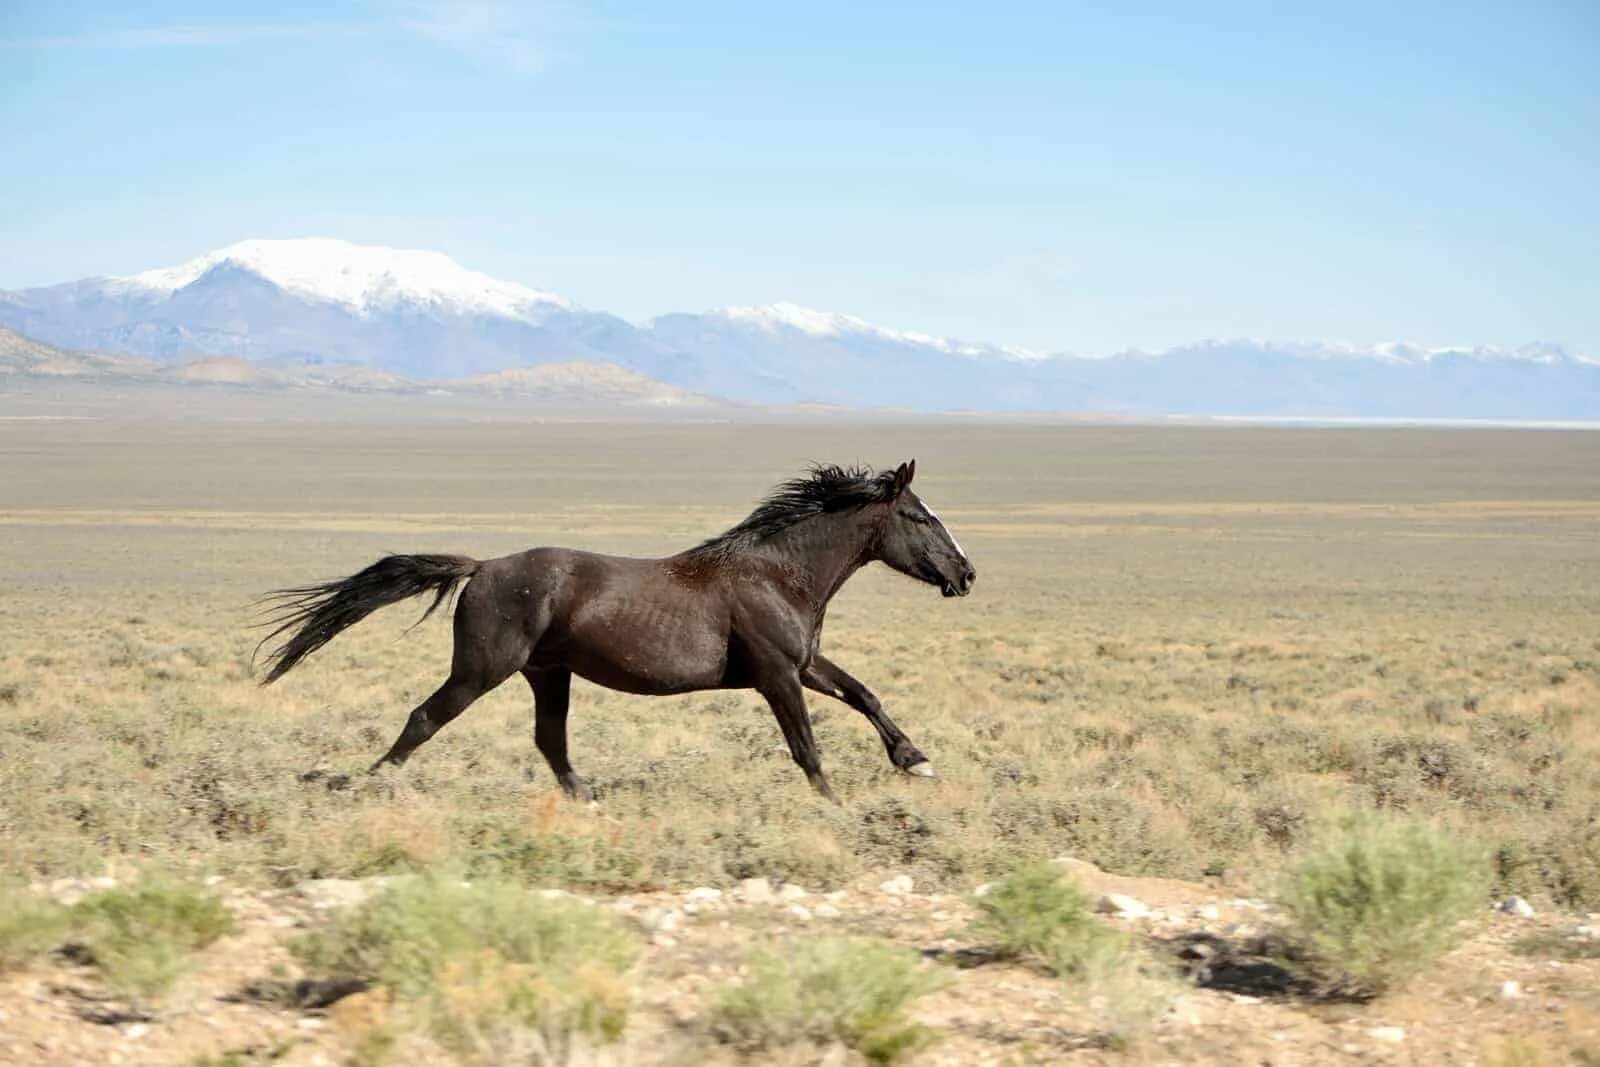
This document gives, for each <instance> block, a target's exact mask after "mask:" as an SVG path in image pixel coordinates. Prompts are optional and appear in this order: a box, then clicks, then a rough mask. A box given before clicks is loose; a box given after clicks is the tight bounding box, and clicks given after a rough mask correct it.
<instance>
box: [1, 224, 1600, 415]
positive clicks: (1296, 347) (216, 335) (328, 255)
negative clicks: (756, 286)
mask: <svg viewBox="0 0 1600 1067" xmlns="http://www.w3.org/2000/svg"><path fill="white" fill-rule="evenodd" d="M0 325H3V326H8V327H10V328H12V329H14V330H17V331H19V332H21V333H23V334H25V335H27V336H29V337H33V338H37V339H39V340H41V341H45V342H48V343H50V344H53V345H59V346H62V347H63V348H68V349H74V350H89V351H96V352H106V353H117V354H119V355H121V356H124V357H126V356H135V357H144V358H147V359H150V360H156V361H161V362H189V363H191V364H192V363H193V361H195V360H196V359H198V358H201V357H218V356H225V357H236V358H238V359H242V360H246V361H248V362H249V363H250V364H252V365H254V366H256V367H259V368H261V371H262V374H263V376H264V378H263V380H266V381H272V380H276V379H274V378H273V376H274V375H278V376H279V377H282V376H283V375H285V374H287V375H288V377H289V379H290V381H292V382H294V383H298V384H312V383H314V382H315V383H320V384H324V385H328V386H330V387H334V388H367V389H389V388H392V389H398V390H402V391H405V390H409V389H412V388H414V387H418V383H420V382H424V381H426V382H433V383H438V384H440V385H442V384H443V383H444V382H448V381H455V382H458V383H459V382H461V381H464V380H470V379H474V378H475V377H477V376H483V375H489V376H496V375H500V374H501V372H505V371H508V370H511V369H514V368H529V367H547V366H550V365H553V364H573V363H577V364H586V365H594V364H606V365H610V366H612V367H615V368H621V369H624V370H626V371H629V372H632V373H633V374H635V375H638V376H642V378H641V380H653V383H652V384H653V385H656V386H658V387H659V388H660V389H677V390H679V391H680V392H684V391H686V392H684V395H685V396H687V395H689V394H692V393H699V394H706V395H709V396H716V397H719V398H723V399H727V400H733V401H740V402H751V403H767V404H771V403H781V404H795V403H824V404H843V405H851V406H860V407H895V408H909V409H916V410H953V409H967V410H989V411H1030V410H1031V411H1066V412H1106V413H1117V414H1187V415H1207V414H1215V415H1273V416H1284V415H1306V416H1355V417H1439V418H1518V419H1593V418H1600V364H1596V363H1594V362H1591V361H1589V360H1585V359H1582V358H1579V357H1577V356H1574V355H1572V354H1569V353H1567V352H1566V351H1564V350H1563V349H1561V348H1560V347H1559V346H1556V345H1550V344H1537V345H1528V346H1524V347H1523V348H1519V349H1501V348H1494V347H1486V346H1480V347H1467V348H1424V347H1420V346H1415V345H1407V344H1399V343H1390V344H1383V345H1375V346H1368V347H1361V346H1353V345H1347V344H1339V343H1331V342H1303V343H1281V342H1265V341H1204V342H1199V343H1196V344H1191V345H1185V346H1181V347H1179V348H1174V349H1171V350H1168V351H1165V352H1159V353H1143V352H1124V353H1120V354H1117V355H1113V356H1108V357H1104V358H1082V357H1076V356H1068V355H1054V356H1044V355H1041V354H1039V353H1035V352H1029V351H1026V350H1021V349H1016V348H1006V347H1002V346H995V345H985V344H975V343H969V342H964V341H955V340H951V339H948V338H942V337H936V336H932V335H929V334H923V333H917V332H911V331H901V330H891V329H886V328H883V327H878V326H874V325H872V324H870V323H867V322H865V321H863V320H861V319H859V318H855V317H853V316H849V315H842V314H838V313H833V312H823V311H816V310H813V309H810V308H804V307H800V306H799V305H795V304H784V303H779V304H772V305H766V306H759V307H750V306H741V307H729V308H723V309H720V310H716V311H711V312H706V313H702V314H668V315H663V316H660V317H658V318H656V319H653V320H651V321H649V322H647V323H644V324H641V325H635V324H633V323H629V322H627V321H626V320H624V319H621V318H619V317H617V316H615V315H611V314H608V313H606V312H603V311H593V310H590V309H587V308H584V307H581V306H579V305H578V304H576V303H574V302H572V301H570V300H567V299H565V298H562V297H559V296H556V295H555V294H551V293H547V292H543V291H541V290H537V289H531V288H529V287H526V286H521V285H518V284H515V283H510V282H502V281H499V280H497V279H494V278H491V277H489V276H487V275H483V274H479V273H476V272H473V271H470V270H467V269H466V268H463V267H461V266H459V265H458V264H456V263H455V262H454V261H453V260H451V259H449V258H448V257H446V256H443V255H441V254H439V253H434V252H410V251H400V250H394V249H384V248H374V247H367V246H360V245H352V244H349V243H347V242H342V241H332V240H327V239H318V238H313V239H304V240H295V241H245V242H240V243H239V244H236V245H231V246H229V247H227V248H224V249H219V250H217V251H215V252H211V253H207V254H206V255H203V256H199V257H196V258H195V259H193V260H190V261H188V262H187V263H184V264H179V265H178V266H175V267H170V268H162V269H158V270H152V271H144V272H141V273H139V274H134V275H129V276H126V277H122V278H99V279H86V280H83V281H78V282H69V283H66V284H63V285H56V286H49V287H45V288H39V289H29V290H23V291H19V292H11V293H0ZM98 358H104V359H109V358H114V357H110V356H106V357H98ZM212 371H214V372H216V373H223V370H222V368H221V367H220V366H218V367H213V368H212ZM108 372H109V371H108ZM203 372H204V369H203V368H202V369H199V370H191V371H189V372H186V373H190V374H195V373H203ZM152 373H158V372H152ZM227 373H229V374H235V375H238V374H243V373H244V371H243V370H242V369H241V368H237V367H232V368H229V369H228V371H227ZM319 376H320V377H319ZM493 380H494V381H496V382H498V383H499V384H495V385H485V386H482V388H490V389H504V388H507V387H508V385H507V383H513V382H522V383H523V384H524V385H525V386H527V387H529V388H536V389H537V388H558V387H557V386H556V385H555V384H554V383H555V381H556V379H550V380H549V381H544V382H543V383H542V384H540V383H537V382H533V379H527V378H525V377H518V376H516V375H512V376H509V377H499V378H494V379H493ZM530 382H533V384H529V383H530ZM588 384H589V385H591V386H593V387H594V388H601V385H600V383H598V382H591V383H588ZM612 384H613V385H616V384H617V383H612ZM634 384H635V385H637V384H638V383H634ZM559 388H567V386H560V387H559ZM606 388H610V386H606ZM630 388H631V387H630ZM640 388H643V387H640ZM602 391H603V390H602ZM623 392H625V393H629V395H634V393H636V392H637V390H633V391H632V392H630V389H624V390H623ZM660 395H662V396H666V395H670V394H667V393H662V394H660ZM661 402H672V401H661Z"/></svg>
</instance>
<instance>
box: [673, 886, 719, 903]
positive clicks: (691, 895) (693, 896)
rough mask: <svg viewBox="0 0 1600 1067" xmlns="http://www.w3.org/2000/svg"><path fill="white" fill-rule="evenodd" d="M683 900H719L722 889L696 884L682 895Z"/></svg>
mask: <svg viewBox="0 0 1600 1067" xmlns="http://www.w3.org/2000/svg"><path fill="white" fill-rule="evenodd" d="M683 898H684V899H685V900H721V899H722V890H720V889H713V888H712V887H711V886H708V885H701V886H696V887H695V888H693V889H691V890H689V891H688V892H687V893H685V894H684V895H683Z"/></svg>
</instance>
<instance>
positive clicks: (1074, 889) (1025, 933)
mask: <svg viewBox="0 0 1600 1067" xmlns="http://www.w3.org/2000/svg"><path fill="white" fill-rule="evenodd" d="M977 904H978V911H979V919H978V922H977V923H976V924H975V926H974V930H973V932H974V934H976V935H977V936H978V937H980V938H988V939H990V940H991V941H992V942H993V945H994V947H995V948H996V949H998V950H999V951H1000V952H1001V953H1002V954H1003V955H1005V956H1008V957H1010V958H1013V959H1022V960H1028V961H1031V962H1034V963H1036V964H1039V965H1041V966H1043V967H1045V968H1046V969H1047V970H1049V971H1050V972H1051V973H1052V974H1055V975H1056V976H1058V977H1060V978H1061V979H1063V981H1064V982H1065V992H1066V994H1067V996H1068V997H1069V998H1071V999H1073V1000H1076V1001H1078V1002H1080V1003H1082V1004H1084V1005H1086V1006H1088V1007H1089V1008H1090V1009H1091V1010H1092V1011H1093V1012H1094V1014H1095V1016H1096V1018H1097V1019H1098V1020H1099V1021H1100V1022H1101V1023H1102V1025H1103V1026H1104V1029H1105V1033H1106V1036H1107V1037H1108V1038H1109V1039H1110V1041H1111V1042H1112V1043H1113V1044H1117V1045H1122V1044H1126V1043H1127V1042H1128V1041H1130V1040H1132V1039H1133V1038H1134V1037H1136V1036H1137V1035H1138V1034H1139V1033H1140V1032H1141V1031H1142V1030H1143V1029H1144V1028H1145V1027H1146V1026H1147V1025H1148V1024H1149V1023H1150V1022H1151V1021H1152V1020H1153V1019H1154V1018H1155V1017H1156V1016H1158V1015H1159V1014H1160V1013H1161V1012H1162V1011H1164V1010H1165V1009H1166V1007H1167V1005H1168V1004H1169V1003H1171V1001H1172V998H1173V996H1174V995H1175V994H1176V992H1177V991H1178V989H1179V987H1180V983H1179V982H1178V981H1177V979H1176V978H1175V977H1174V976H1173V975H1172V974H1171V973H1170V972H1169V971H1168V970H1167V969H1165V968H1163V967H1162V966H1161V965H1160V964H1158V963H1157V962H1156V961H1154V960H1153V959H1151V958H1150V957H1149V956H1148V955H1147V954H1145V953H1144V952H1143V951H1141V950H1140V949H1139V947H1138V946H1137V945H1135V944H1134V943H1133V942H1132V941H1131V940H1130V939H1129V938H1128V937H1126V936H1125V935H1123V934H1121V933H1119V932H1118V931H1116V930H1113V929H1112V928H1111V927H1110V926H1108V925H1107V924H1106V923H1105V922H1103V921H1102V920H1100V919H1099V918H1097V917H1096V916H1095V914H1094V912H1093V909H1092V907H1091V902H1090V900H1089V897H1088V896H1087V895H1086V894H1085V893H1084V892H1083V890H1081V889H1080V888H1079V887H1078V886H1077V885H1076V884H1075V883H1074V882H1073V881H1072V880H1071V879H1070V878H1068V877H1067V876H1066V875H1064V874H1063V873H1062V871H1061V870H1060V869H1059V868H1057V867H1055V866H1054V865H1052V864H1049V863H1030V864H1025V865H1023V866H1021V867H1019V868H1017V869H1016V870H1015V871H1013V872H1012V873H1010V874H1009V875H1007V876H1006V877H1005V878H1003V879H1001V880H1000V881H999V882H997V883H995V884H994V885H992V886H991V887H990V889H989V891H988V892H987V893H985V894H984V895H983V896H982V897H980V898H978V901H977Z"/></svg>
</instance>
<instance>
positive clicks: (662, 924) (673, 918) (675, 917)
mask: <svg viewBox="0 0 1600 1067" xmlns="http://www.w3.org/2000/svg"><path fill="white" fill-rule="evenodd" d="M682 925H683V912H681V911H674V910H673V909H671V908H668V909H667V910H666V911H664V912H662V913H661V915H660V916H659V917H658V918H657V919H656V921H655V928H656V929H657V930H659V931H661V932H662V933H671V932H672V931H673V930H676V929H677V928H678V927H680V926H682Z"/></svg>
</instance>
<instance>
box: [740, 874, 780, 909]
mask: <svg viewBox="0 0 1600 1067" xmlns="http://www.w3.org/2000/svg"><path fill="white" fill-rule="evenodd" d="M739 896H740V898H741V899H743V900H744V902H745V903H746V904H768V903H771V901H772V883H771V882H769V881H767V880H766V879H765V878H746V879H745V880H744V881H742V882H740V883H739Z"/></svg>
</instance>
